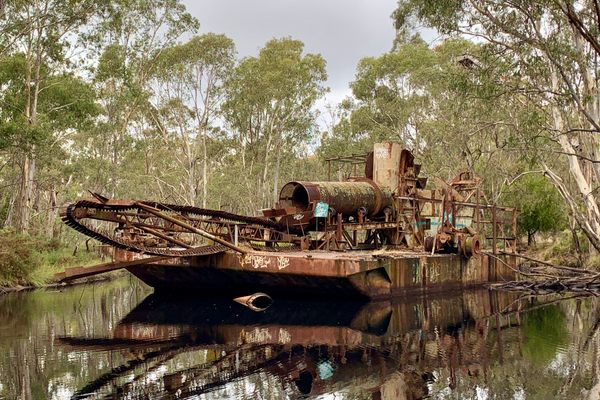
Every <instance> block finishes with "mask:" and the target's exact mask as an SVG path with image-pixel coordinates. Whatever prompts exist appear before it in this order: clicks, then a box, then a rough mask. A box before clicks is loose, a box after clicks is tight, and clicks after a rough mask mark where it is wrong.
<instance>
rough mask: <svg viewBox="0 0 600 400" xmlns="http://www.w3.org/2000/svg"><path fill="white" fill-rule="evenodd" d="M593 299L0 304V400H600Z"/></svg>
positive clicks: (141, 299) (105, 292) (116, 287)
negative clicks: (260, 307) (255, 306)
mask: <svg viewBox="0 0 600 400" xmlns="http://www.w3.org/2000/svg"><path fill="white" fill-rule="evenodd" d="M599 326H600V300H599V299H597V298H595V297H591V298H590V297H574V296H567V295H565V296H556V295H554V296H538V297H532V296H523V295H518V294H507V293H493V292H488V291H486V290H479V291H466V292H456V293H451V294H447V295H444V296H437V297H420V298H416V297H413V298H409V299H395V300H394V301H386V302H376V303H358V302H334V301H291V300H282V299H275V302H274V304H273V305H272V306H271V307H270V308H269V309H267V310H266V311H264V312H262V313H256V312H253V311H251V310H249V309H247V308H245V307H243V306H241V305H239V304H237V303H234V302H232V301H230V300H228V299H190V298H187V299H177V298H172V297H171V298H167V297H159V296H156V295H154V294H152V291H151V290H150V289H148V288H147V287H145V286H143V285H142V284H140V283H139V282H138V281H137V280H135V279H134V278H123V279H120V280H117V281H113V282H107V283H101V284H95V285H88V286H75V287H70V288H65V289H61V290H37V291H32V292H27V293H13V294H8V295H4V296H2V297H0V399H15V398H17V399H72V398H75V399H80V398H81V399H83V398H87V399H255V398H261V399H283V398H290V399H296V398H320V399H325V398H327V399H329V398H331V399H334V398H335V399H419V398H435V399H492V398H497V399H551V398H564V399H573V398H582V399H585V398H598V393H600V383H599V382H600V380H599V374H600V357H599V355H600V335H599V334H598V328H599Z"/></svg>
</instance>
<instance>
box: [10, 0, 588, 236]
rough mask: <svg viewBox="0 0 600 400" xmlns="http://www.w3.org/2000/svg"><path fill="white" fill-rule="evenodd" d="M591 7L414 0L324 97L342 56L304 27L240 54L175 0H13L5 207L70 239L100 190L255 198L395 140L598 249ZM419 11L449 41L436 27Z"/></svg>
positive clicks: (223, 200)
mask: <svg viewBox="0 0 600 400" xmlns="http://www.w3.org/2000/svg"><path fill="white" fill-rule="evenodd" d="M593 6H594V2H589V1H582V2H577V3H576V4H575V5H570V3H563V2H559V1H549V2H537V3H523V4H520V3H519V4H513V3H511V2H500V3H498V2H495V3H493V4H492V3H491V2H485V1H484V2H474V1H470V0H465V1H452V2H432V1H424V0H402V1H400V2H399V4H398V8H397V10H396V11H395V12H394V14H393V17H392V20H393V21H391V22H393V23H395V25H396V28H397V33H398V34H397V36H396V37H395V38H390V51H389V52H388V53H385V54H383V55H380V56H377V57H365V58H363V59H362V60H361V61H360V62H359V63H358V65H357V67H356V76H355V78H354V80H353V81H352V82H350V88H351V90H352V95H351V96H350V97H348V98H347V99H345V100H343V101H342V102H341V103H340V104H334V105H330V106H328V107H322V106H321V107H317V104H319V101H320V100H322V99H323V95H324V94H325V93H326V92H327V88H326V85H325V81H326V79H327V75H326V70H325V66H326V61H325V60H324V59H323V57H322V56H321V55H319V54H308V53H306V52H305V50H304V44H303V43H302V42H300V41H298V40H294V39H292V38H279V39H272V40H270V41H268V42H267V43H265V44H264V47H263V48H262V49H261V50H260V51H259V52H258V53H257V54H256V55H254V56H249V57H246V58H242V59H239V58H238V57H237V56H236V50H235V43H234V42H233V41H232V40H231V39H230V38H227V37H226V36H224V35H219V34H213V33H206V34H202V35H197V34H196V31H197V28H198V26H199V23H198V21H196V20H195V19H194V18H193V17H192V16H191V15H190V14H189V13H188V12H187V11H186V9H185V7H184V6H183V5H182V4H181V3H180V2H179V1H177V0H152V1H141V0H140V1H121V0H117V1H94V2H89V1H87V0H77V1H64V0H37V1H34V2H23V1H17V0H14V1H8V2H6V5H5V6H4V9H3V12H4V14H3V15H4V17H3V18H1V19H0V32H1V33H2V35H0V82H1V83H2V84H1V85H0V102H1V103H0V104H2V107H0V161H1V162H2V167H1V168H0V221H2V224H3V225H4V226H12V227H15V228H17V229H19V230H21V231H28V232H34V233H44V234H48V235H54V236H61V235H62V233H61V231H60V229H58V228H59V227H60V224H58V222H57V209H58V206H59V205H60V204H62V203H64V202H66V201H68V200H72V199H74V198H77V197H79V196H82V195H84V194H85V191H86V190H88V189H90V190H93V191H96V192H101V193H105V194H106V195H108V196H112V197H134V198H135V197H138V198H153V199H158V200H165V201H170V202H176V203H183V204H195V205H201V206H203V207H215V208H223V209H228V210H231V211H237V212H247V213H252V212H255V211H256V210H258V209H260V208H262V207H268V206H271V205H272V204H273V202H274V201H275V200H276V198H277V193H278V190H279V188H280V186H281V184H282V182H284V181H285V180H287V179H314V178H319V177H320V178H322V177H323V174H320V172H322V171H323V169H322V166H321V164H322V163H321V160H323V159H324V158H327V157H331V156H336V155H341V154H348V153H363V152H365V151H367V150H370V149H371V147H372V145H373V143H375V142H377V141H381V140H396V141H400V142H401V143H403V144H404V145H405V146H406V147H407V148H410V149H411V150H412V151H413V152H414V153H415V154H416V156H417V158H418V160H419V162H421V163H422V164H423V167H424V169H425V172H426V173H427V174H428V175H430V176H433V177H439V178H442V179H449V178H451V177H452V176H453V175H454V174H456V172H457V171H460V170H469V171H472V172H474V173H475V174H477V175H480V176H481V177H482V178H483V182H484V190H485V193H486V196H487V198H488V200H489V201H490V202H498V201H508V202H511V203H514V204H518V205H519V207H520V208H521V209H523V211H524V214H523V215H524V218H523V221H522V226H523V229H524V230H526V231H531V232H532V231H535V230H546V229H551V228H556V227H560V226H562V225H561V224H562V222H560V223H558V222H557V223H556V224H555V226H553V227H550V226H549V221H558V219H557V218H554V216H555V214H552V213H550V214H548V210H561V212H562V210H563V208H562V207H563V205H562V203H563V202H564V204H565V205H566V208H565V209H566V210H567V211H568V212H567V214H568V215H569V216H570V218H571V220H572V221H574V222H575V223H576V224H577V225H578V226H579V227H580V228H581V229H583V231H584V232H585V233H586V234H587V236H588V237H589V239H590V241H591V243H592V244H593V245H594V246H596V247H598V245H599V244H600V211H598V205H597V202H596V193H595V189H596V188H597V185H598V177H599V176H600V163H598V162H597V159H598V154H597V153H598V151H599V150H598V142H597V140H598V139H597V133H598V115H599V107H600V105H599V104H600V102H599V101H598V99H599V98H600V96H599V95H598V72H597V71H598V69H597V57H598V55H599V53H598V50H599V48H600V46H598V43H597V37H598V21H597V20H596V19H597V16H596V14H595V13H594V12H593V10H594V8H593ZM391 22H390V23H391ZM423 23H424V24H426V25H428V26H431V27H433V28H435V29H437V30H438V31H439V32H440V33H442V35H443V38H442V40H439V41H437V42H436V43H434V44H428V43H426V42H425V41H423V40H422V39H421V38H420V37H419V35H418V32H416V31H415V29H414V27H415V26H417V25H418V24H423ZM319 115H320V116H321V117H324V118H325V119H324V121H325V122H324V123H323V122H321V124H318V122H317V121H318V119H317V117H318V116H319ZM322 121H323V120H322ZM524 172H526V174H523V173H524ZM340 173H341V171H340ZM523 177H526V178H523ZM544 179H546V180H547V182H546V183H544V182H545V181H544ZM548 182H550V183H552V184H553V185H554V187H555V188H556V190H557V191H556V192H553V191H552V190H550V189H551V188H550V187H549V186H547V183H548ZM553 190H554V189H553ZM519 192H521V193H522V194H521V195H518V196H517V195H515V193H519ZM551 193H552V195H550V194H551ZM556 193H558V194H560V198H561V199H562V200H561V201H558V197H557V196H556ZM524 194H527V196H525V195H524ZM511 196H512V198H511ZM539 197H543V201H536V199H538V198H539ZM526 198H530V199H531V201H527V204H525V203H522V202H521V203H519V201H524V199H526ZM530 206H531V209H530ZM536 210H537V211H536ZM540 210H544V212H542V213H540V212H539V211H540ZM530 211H531V212H530ZM548 215H552V217H551V218H546V217H547V216H548ZM530 217H531V218H530ZM532 218H533V219H532ZM527 221H529V222H527ZM536 224H537V225H536ZM571 225H573V224H571Z"/></svg>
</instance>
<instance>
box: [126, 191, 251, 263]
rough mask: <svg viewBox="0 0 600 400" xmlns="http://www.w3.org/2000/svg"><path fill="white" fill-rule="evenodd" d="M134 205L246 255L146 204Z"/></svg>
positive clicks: (222, 241) (233, 246)
mask: <svg viewBox="0 0 600 400" xmlns="http://www.w3.org/2000/svg"><path fill="white" fill-rule="evenodd" d="M135 205H136V207H139V208H141V209H142V210H144V211H147V212H149V213H150V214H153V215H156V216H157V217H160V218H163V219H165V220H167V221H169V222H172V223H174V224H175V225H179V226H181V227H182V228H185V229H187V230H188V231H190V232H193V233H197V234H198V235H200V236H203V237H205V238H207V239H210V240H212V241H215V242H217V243H219V244H222V245H223V246H226V247H229V248H230V249H232V250H235V251H237V252H238V253H242V254H246V253H248V252H247V251H246V250H244V249H242V248H241V247H239V246H236V245H234V244H232V243H230V242H228V241H227V240H223V239H221V238H220V237H218V236H215V235H213V234H212V233H208V232H206V231H205V230H202V229H199V228H196V227H195V226H192V225H190V224H187V223H185V222H183V221H181V220H178V219H177V218H173V217H171V216H170V215H167V214H165V213H163V212H161V211H160V210H159V209H157V208H154V207H150V206H148V205H146V204H142V203H140V202H136V203H135Z"/></svg>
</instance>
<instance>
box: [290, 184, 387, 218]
mask: <svg viewBox="0 0 600 400" xmlns="http://www.w3.org/2000/svg"><path fill="white" fill-rule="evenodd" d="M319 201H323V202H326V203H327V204H329V207H331V208H333V209H334V210H335V211H336V212H338V213H341V214H346V215H355V214H356V213H357V212H358V211H359V209H361V208H364V209H365V210H366V214H368V215H370V216H375V215H378V214H379V213H380V212H381V211H382V210H383V207H385V206H391V205H392V192H391V191H389V190H381V189H380V188H379V187H378V186H377V184H376V183H375V182H373V181H371V180H369V179H367V178H363V179H360V180H359V179H354V180H352V181H346V182H289V183H287V184H286V185H285V186H283V188H282V189H281V192H280V194H279V207H280V208H283V207H295V209H296V210H297V212H304V211H310V210H312V208H313V207H314V205H315V204H316V203H317V202H319Z"/></svg>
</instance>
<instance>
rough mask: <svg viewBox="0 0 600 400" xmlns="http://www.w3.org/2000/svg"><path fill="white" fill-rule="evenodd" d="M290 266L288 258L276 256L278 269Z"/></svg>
mask: <svg viewBox="0 0 600 400" xmlns="http://www.w3.org/2000/svg"><path fill="white" fill-rule="evenodd" d="M289 266H290V259H289V258H287V257H281V256H279V257H277V268H279V269H280V270H282V269H285V268H287V267H289Z"/></svg>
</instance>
